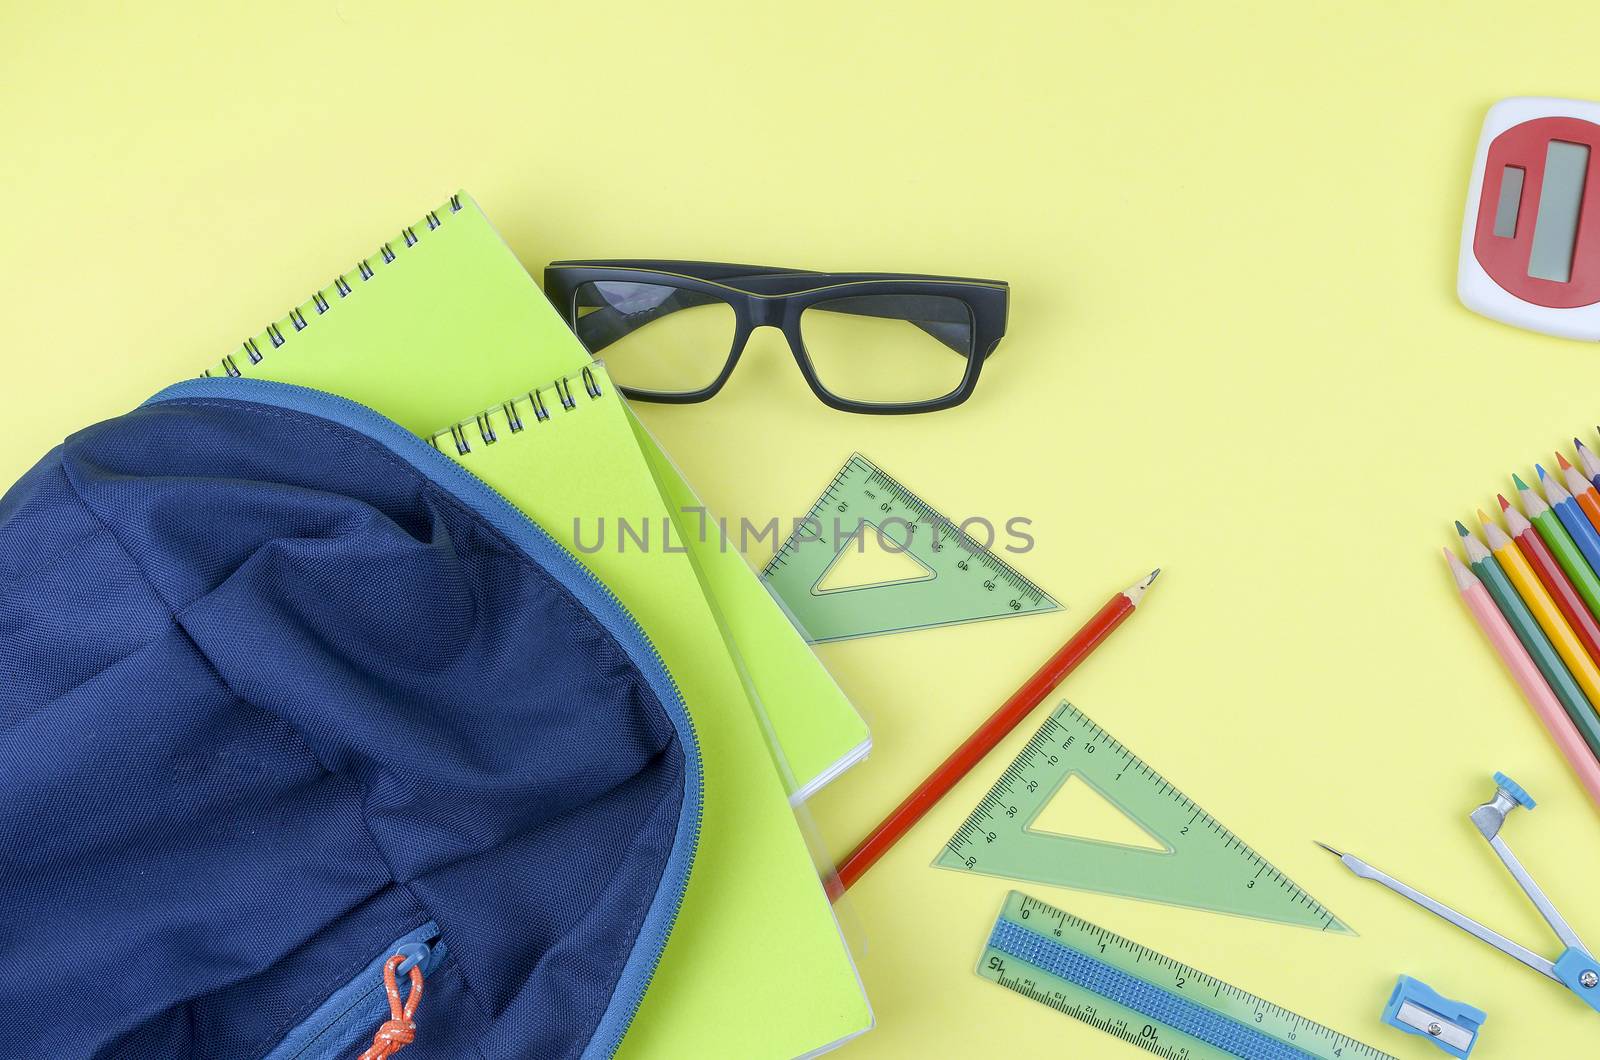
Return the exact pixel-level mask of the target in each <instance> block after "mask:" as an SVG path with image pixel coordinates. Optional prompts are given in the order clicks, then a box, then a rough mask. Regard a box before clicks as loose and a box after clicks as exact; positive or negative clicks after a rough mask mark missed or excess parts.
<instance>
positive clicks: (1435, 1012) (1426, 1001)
mask: <svg viewBox="0 0 1600 1060" xmlns="http://www.w3.org/2000/svg"><path fill="white" fill-rule="evenodd" d="M1486 1019H1488V1016H1486V1015H1485V1014H1484V1011H1483V1010H1482V1009H1478V1008H1473V1007H1472V1006H1471V1005H1467V1004H1463V1003H1462V1002H1460V1001H1451V1000H1450V999H1449V998H1447V997H1445V996H1444V995H1442V994H1439V993H1437V992H1436V991H1434V990H1433V988H1431V987H1430V986H1428V984H1427V983H1424V982H1422V981H1421V980H1418V979H1413V978H1411V977H1410V976H1409V975H1402V976H1401V977H1400V980H1399V982H1397V983H1395V984H1394V992H1393V993H1391V994H1390V995H1389V1004H1388V1005H1386V1006H1385V1007H1384V1010H1383V1022H1385V1023H1387V1024H1388V1025H1389V1026H1391V1027H1398V1028H1399V1029H1400V1030H1403V1031H1405V1032H1406V1033H1407V1034H1415V1035H1419V1036H1421V1037H1423V1038H1426V1039H1428V1040H1429V1041H1431V1042H1432V1043H1433V1044H1434V1045H1437V1046H1438V1047H1439V1048H1440V1049H1443V1050H1444V1051H1445V1052H1447V1053H1449V1054H1450V1055H1451V1056H1455V1057H1461V1058H1463V1060H1464V1058H1465V1057H1466V1055H1467V1054H1468V1053H1470V1052H1472V1047H1473V1046H1474V1045H1476V1044H1477V1042H1478V1029H1479V1028H1480V1027H1482V1026H1483V1021H1484V1020H1486Z"/></svg>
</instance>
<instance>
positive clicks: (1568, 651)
mask: <svg viewBox="0 0 1600 1060" xmlns="http://www.w3.org/2000/svg"><path fill="white" fill-rule="evenodd" d="M1478 521H1479V522H1481V523H1482V524H1483V536H1484V538H1485V539H1486V540H1487V541H1488V542H1489V551H1490V552H1492V553H1494V558H1495V559H1496V560H1498V561H1499V562H1500V566H1501V567H1502V568H1503V569H1504V570H1505V572H1506V577H1508V578H1510V579H1511V584H1512V585H1513V586H1515V587H1516V590H1517V595H1518V596H1520V597H1522V602H1523V603H1525V604H1527V605H1528V610H1529V611H1532V612H1533V617H1534V619H1535V620H1537V621H1538V623H1539V628H1541V629H1543V630H1544V632H1545V636H1547V637H1549V638H1550V643H1552V644H1554V645H1555V648H1556V652H1557V653H1558V654H1560V656H1561V661H1562V662H1564V663H1566V664H1567V669H1568V670H1570V671H1572V676H1573V678H1574V679H1575V680H1576V681H1577V682H1578V687H1579V688H1581V689H1583V694H1584V696H1585V697H1587V699H1588V700H1589V705H1590V706H1591V707H1595V706H1600V666H1596V665H1595V661H1594V659H1593V658H1592V657H1591V656H1590V655H1589V653H1588V652H1587V651H1585V650H1584V648H1583V642H1582V641H1580V640H1579V639H1578V635H1577V634H1576V633H1574V632H1572V627H1571V626H1569V625H1568V624H1567V619H1566V616H1564V615H1563V614H1562V613H1561V609H1560V608H1559V607H1557V606H1556V602H1555V600H1554V599H1552V598H1551V596H1550V593H1549V592H1548V591H1547V590H1546V589H1545V587H1544V585H1543V584H1541V583H1540V581H1539V576H1538V575H1537V574H1535V573H1534V572H1533V567H1532V566H1530V565H1529V563H1528V558H1527V557H1526V556H1524V555H1523V554H1522V552H1521V551H1520V550H1518V548H1517V546H1516V543H1515V542H1513V541H1512V540H1511V538H1510V537H1509V536H1507V534H1506V532H1505V531H1504V530H1502V529H1500V525H1499V524H1498V523H1496V522H1495V521H1494V520H1493V519H1491V518H1489V516H1488V515H1486V514H1485V513H1484V512H1483V511H1481V510H1480V511H1479V512H1478Z"/></svg>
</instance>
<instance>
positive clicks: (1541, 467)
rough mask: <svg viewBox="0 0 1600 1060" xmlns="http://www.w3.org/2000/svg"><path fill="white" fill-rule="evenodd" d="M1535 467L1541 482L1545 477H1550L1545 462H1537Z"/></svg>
mask: <svg viewBox="0 0 1600 1060" xmlns="http://www.w3.org/2000/svg"><path fill="white" fill-rule="evenodd" d="M1533 469H1534V470H1535V471H1537V472H1538V473H1539V481H1540V482H1543V481H1544V480H1545V479H1547V478H1549V477H1550V476H1549V474H1548V473H1546V471H1545V469H1544V465H1543V464H1535V465H1533Z"/></svg>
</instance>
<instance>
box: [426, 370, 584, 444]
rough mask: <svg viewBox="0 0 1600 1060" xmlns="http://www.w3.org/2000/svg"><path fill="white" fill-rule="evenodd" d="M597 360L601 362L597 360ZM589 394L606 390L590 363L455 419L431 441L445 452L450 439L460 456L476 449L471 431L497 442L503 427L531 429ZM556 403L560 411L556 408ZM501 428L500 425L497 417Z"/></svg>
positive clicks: (486, 441)
mask: <svg viewBox="0 0 1600 1060" xmlns="http://www.w3.org/2000/svg"><path fill="white" fill-rule="evenodd" d="M595 363H596V364H599V363H600V362H598V361H596V362H595ZM574 381H577V382H578V383H579V384H581V387H582V389H581V391H578V390H575V388H574V386H573V382H574ZM546 393H550V394H554V395H555V401H554V402H547V401H546V399H545V394H546ZM580 394H581V396H584V397H587V398H588V399H589V400H590V401H593V400H595V399H597V398H599V397H600V396H601V395H602V394H604V391H603V390H601V389H600V380H599V379H598V378H596V376H595V373H594V368H593V366H587V367H585V368H583V369H582V370H581V371H578V372H575V373H573V374H571V375H564V376H561V377H560V378H558V379H554V380H552V381H550V382H548V383H545V384H544V385H542V386H536V387H534V388H533V389H532V390H530V391H528V392H527V393H525V394H518V395H517V396H516V397H514V398H512V399H511V400H509V401H502V402H501V403H500V404H498V405H496V406H495V407H494V408H491V409H485V410H484V411H482V412H480V413H478V414H477V415H476V416H473V417H472V418H471V419H467V420H462V421H460V422H459V423H452V424H451V425H450V426H448V427H446V428H444V429H443V430H439V431H434V432H433V433H432V434H430V435H428V436H427V440H428V444H429V445H431V446H433V447H434V448H435V449H438V450H439V451H440V452H444V451H445V450H444V448H443V447H442V446H441V445H440V442H441V441H443V440H445V439H448V440H449V444H450V445H451V446H453V447H454V448H455V452H456V455H457V456H466V455H467V454H468V453H470V452H472V447H473V445H474V442H473V440H472V437H471V434H470V433H469V432H476V435H477V438H478V439H479V442H480V443H481V444H482V445H486V446H488V445H494V444H495V443H496V442H498V441H500V439H501V438H502V437H504V436H503V435H502V434H501V433H500V430H504V431H506V432H507V433H508V434H521V433H522V432H523V431H524V430H527V429H528V427H529V424H530V422H531V423H532V424H533V425H534V426H535V427H537V426H538V425H539V424H542V423H546V422H548V421H550V420H552V419H555V418H556V417H557V416H558V415H564V414H566V413H568V412H571V411H572V410H573V409H575V408H577V407H578V399H579V396H580ZM552 404H554V405H555V406H556V408H557V409H558V410H559V411H556V412H552V411H551V405H552ZM497 420H498V422H499V429H497V428H496V421H497Z"/></svg>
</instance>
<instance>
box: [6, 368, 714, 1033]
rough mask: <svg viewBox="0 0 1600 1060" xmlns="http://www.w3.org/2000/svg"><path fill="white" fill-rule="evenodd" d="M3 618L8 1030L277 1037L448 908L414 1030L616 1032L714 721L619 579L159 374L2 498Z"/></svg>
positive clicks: (464, 484)
mask: <svg viewBox="0 0 1600 1060" xmlns="http://www.w3.org/2000/svg"><path fill="white" fill-rule="evenodd" d="M0 631H4V632H5V633H6V634H7V636H6V637H4V638H0V672H4V673H5V674H6V675H7V677H8V678H10V677H11V676H12V675H13V674H15V675H16V678H17V679H16V680H15V681H14V682H12V681H9V680H8V681H7V682H4V683H0V850H3V851H5V854H4V855H3V856H0V906H3V907H4V908H6V909H7V910H8V918H7V924H5V925H0V996H5V997H7V998H12V999H15V1000H14V1003H13V1008H14V1010H15V1011H16V1012H17V1013H18V1016H17V1017H16V1019H15V1020H14V1022H13V1026H12V1028H11V1031H10V1037H9V1040H10V1041H11V1042H12V1043H13V1044H15V1043H23V1045H24V1047H25V1048H24V1052H23V1054H22V1055H29V1056H32V1055H49V1056H52V1057H61V1058H70V1057H76V1056H117V1057H135V1058H142V1057H151V1058H156V1057H159V1058H161V1060H179V1058H194V1060H199V1058H210V1057H219V1058H220V1057H227V1058H228V1060H237V1058H239V1057H248V1056H257V1057H259V1056H263V1055H265V1053H266V1052H267V1051H268V1050H270V1049H271V1048H272V1047H273V1046H274V1045H275V1044H276V1043H277V1042H278V1041H279V1040H281V1039H282V1038H283V1037H284V1035H286V1034H288V1033H290V1032H291V1031H292V1030H293V1029H294V1027H295V1026H296V1024H297V1023H298V1022H299V1021H303V1020H304V1019H306V1018H307V1016H309V1015H310V1014H311V1013H312V1012H313V1011H314V1010H315V1009H317V1007H318V1006H319V1005H321V1004H322V1003H323V1002H324V1001H325V1000H326V999H327V998H328V997H329V996H330V995H331V994H332V993H334V992H335V991H336V990H338V989H340V988H341V987H344V986H345V985H347V984H348V983H349V981H350V977H351V976H352V975H354V974H355V973H357V972H359V971H361V970H363V969H364V968H365V967H366V965H367V963H368V962H370V960H371V958H372V955H373V953H374V952H377V950H379V949H381V948H382V947H383V946H384V945H386V944H388V943H389V942H390V941H391V940H393V939H395V938H396V937H398V936H399V935H401V934H403V933H404V932H405V931H406V930H409V928H410V927H412V926H414V925H416V924H419V923H422V922H423V921H425V920H429V919H432V920H436V921H437V922H438V923H439V924H440V925H441V928H442V931H443V934H444V938H445V940H446V941H447V943H448V957H447V958H446V959H445V961H444V963H443V965H442V966H441V967H440V968H439V969H438V970H437V971H436V972H435V973H434V974H433V975H430V977H429V984H428V989H427V996H426V1000H425V1005H424V1011H423V1014H422V1019H421V1021H420V1022H421V1023H422V1025H423V1027H424V1030H425V1033H424V1035H423V1036H421V1037H419V1039H418V1042H417V1043H416V1044H414V1045H412V1046H410V1047H409V1048H408V1050H407V1054H406V1055H407V1056H415V1057H416V1060H443V1058H445V1057H452V1058H458V1057H462V1056H466V1055H479V1056H482V1057H484V1058H486V1060H501V1058H507V1060H509V1058H512V1057H518V1058H520V1057H576V1056H584V1057H591V1056H607V1055H610V1054H611V1053H612V1052H614V1051H615V1049H616V1047H617V1045H618V1043H619V1042H620V1040H621V1038H622V1035H623V1034H624V1033H625V1032H626V1029H627V1026H628V1024H629V1022H630V1021H631V1019H632V1014H633V1012H634V1011H635V1009H636V1007H637V1005H638V1002H639V999H640V997H641V996H642V994H643V992H644V989H645V987H646V986H647V985H648V983H649V979H650V976H651V975H652V974H653V971H654V967H655V964H656V961H657V960H658V958H659V955H660V951H661V948H662V947H663V946H664V945H665V941H666V938H667V935H668V933H669V932H670V930H671V927H672V923H673V920H674V919H675V917H676V911H677V908H678V905H679V903H680V902H681V897H682V892H683V889H684V887H685V886H686V882H687V877H688V872H689V866H690V864H691V863H692V859H693V854H694V848H695V844H696V840H697V837H698V824H699V812H700V786H701V778H700V766H699V755H698V749H697V747H696V745H695V742H694V733H693V729H692V726H691V724H690V721H689V717H688V714H687V711H686V710H685V708H684V705H683V703H682V701H681V698H680V697H679V695H678V693H677V691H676V689H675V687H674V686H673V685H672V682H671V679H670V677H669V676H668V675H667V673H666V671H665V669H664V668H663V667H662V665H661V663H660V660H659V657H658V656H657V655H656V654H655V652H654V650H653V648H652V647H651V646H650V644H649V642H648V639H647V638H646V637H645V636H644V635H643V633H642V631H640V630H639V629H638V627H637V625H636V624H635V623H633V621H632V620H631V618H629V617H628V616H627V614H626V612H625V611H624V610H623V609H622V608H621V606H620V604H619V603H618V602H617V601H616V599H615V598H614V597H613V596H612V595H611V594H610V593H609V592H607V591H606V590H605V589H604V588H603V587H602V586H600V585H599V583H598V582H596V581H595V580H594V579H593V577H592V576H591V575H589V574H588V573H587V572H586V571H585V570H584V569H583V568H582V567H581V566H579V565H578V563H577V562H576V561H575V560H574V559H573V557H571V556H570V555H569V554H567V553H566V552H565V551H564V550H562V549H561V548H560V547H559V546H558V545H556V544H555V542H554V541H552V540H551V539H550V538H549V537H548V535H546V534H544V533H543V532H542V531H540V530H538V529H537V528H536V527H535V526H534V525H533V524H532V523H530V522H529V521H528V520H527V519H526V518H524V517H523V516H521V514H520V513H518V512H516V511H515V509H513V508H511V507H510V506H509V505H508V504H506V503H505V502H504V500H503V499H501V498H500V497H499V496H498V495H497V494H495V493H494V492H493V491H491V490H489V489H488V488H487V487H486V486H484V485H483V484H482V483H481V482H478V481H477V480H476V479H474V478H472V477H471V476H470V475H468V474H467V473H465V472H464V471H463V470H462V469H461V468H460V467H459V466H457V465H456V464H454V463H453V462H451V461H449V460H448V459H447V458H445V457H444V456H442V455H441V454H439V453H437V452H435V451H434V450H433V449H432V448H431V447H429V446H428V445H427V444H426V443H424V442H422V441H421V440H420V439H417V438H415V437H413V436H411V435H409V434H407V433H406V432H404V431H403V430H401V429H400V428H399V427H397V426H395V425H394V424H392V423H390V422H389V421H387V420H384V419H382V418H381V417H379V416H378V415H377V414H376V413H373V412H371V411H370V410H367V409H364V408H362V407H361V406H357V405H354V404H353V403H351V402H347V401H344V400H343V399H339V398H335V397H331V396H329V395H325V394H320V393H317V392H314V391H308V390H302V389H300V388H295V387H288V386H284V385H281V384H270V383H262V382H259V381H246V380H199V381H195V382H192V383H186V384H181V385H180V386H178V387H175V388H171V389H169V390H168V391H166V392H164V393H163V394H161V395H158V397H157V398H155V399H153V400H152V402H151V403H149V404H147V405H146V406H145V407H143V408H141V409H140V410H138V411H136V412H134V413H131V414H129V415H128V416H125V417H122V418H120V419H119V420H114V421H109V422H108V423H106V424H101V425H98V426H96V427H94V428H90V429H89V430H87V431H85V432H82V433H81V434H79V435H77V436H74V438H72V439H69V441H68V442H67V443H66V445H65V446H63V447H62V448H61V449H58V450H57V451H56V452H55V453H53V454H51V456H49V457H47V458H46V459H45V460H44V461H42V462H41V464H40V465H39V466H38V467H36V468H35V469H34V470H33V471H32V472H30V473H29V474H28V475H27V476H25V477H24V479H23V480H22V481H21V482H20V483H19V484H18V485H17V486H16V487H15V488H13V490H12V491H10V492H9V493H8V494H7V495H6V496H5V497H4V498H3V499H0ZM13 911H14V912H15V913H16V914H17V915H16V917H15V919H13V918H12V916H11V915H10V914H11V913H12V912H13ZM107 965H110V966H111V967H115V968H118V969H119V971H118V972H117V973H115V974H105V972H104V971H103V968H104V967H105V966H107Z"/></svg>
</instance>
